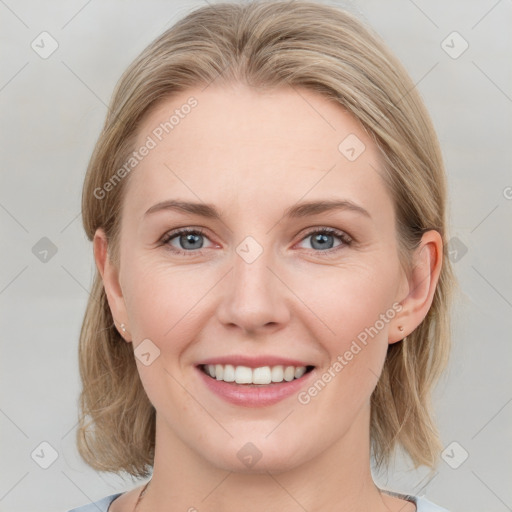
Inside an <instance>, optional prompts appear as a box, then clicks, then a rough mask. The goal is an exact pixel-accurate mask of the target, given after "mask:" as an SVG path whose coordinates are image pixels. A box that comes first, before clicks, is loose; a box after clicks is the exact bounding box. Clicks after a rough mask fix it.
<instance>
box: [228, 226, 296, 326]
mask: <svg viewBox="0 0 512 512" xmlns="http://www.w3.org/2000/svg"><path fill="white" fill-rule="evenodd" d="M258 238H263V236H260V237H258ZM269 240H270V237H266V238H265V241H266V243H267V245H266V246H264V243H265V241H263V240H261V242H260V241H259V240H257V239H256V237H254V236H247V237H246V238H244V239H243V240H242V242H240V243H239V244H238V245H237V246H236V247H235V254H234V255H233V270H232V272H230V276H229V278H228V281H229V284H227V285H226V288H225V295H224V297H223V300H222V305H221V307H220V308H219V317H220V320H221V321H222V322H223V323H230V324H236V325H238V326H239V327H241V328H243V329H245V330H256V329H258V327H263V326H265V325H267V324H279V323H282V322H285V321H286V319H287V317H288V313H287V307H286V299H285V294H286V289H285V288H286V287H284V285H283V284H282V283H281V281H280V280H279V279H278V278H277V277H276V275H275V269H273V267H274V266H275V265H274V263H275V262H274V258H273V254H274V252H273V250H272V248H271V247H270V246H269V245H268V244H269V243H270V242H269Z"/></svg>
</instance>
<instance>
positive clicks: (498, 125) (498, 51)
mask: <svg viewBox="0 0 512 512" xmlns="http://www.w3.org/2000/svg"><path fill="white" fill-rule="evenodd" d="M330 3H334V2H330ZM202 5H205V2H204V1H196V2H190V1H188V2H185V1H181V2H178V1H173V2H170V1H155V0H152V1H146V2H142V1H128V0H110V1H108V2H100V1H99V0H92V1H91V0H90V1H85V0H72V1H70V0H67V1H65V2H64V1H53V2H44V3H43V2H36V1H35V0H31V1H29V0H5V1H4V0H0V23H1V26H0V37H1V45H0V52H1V66H0V69H1V75H0V106H1V119H2V122H1V135H2V136H1V145H2V158H1V160H0V162H1V187H0V225H1V229H2V237H1V242H0V243H1V245H2V248H1V254H2V265H1V275H0V311H1V333H2V336H1V344H2V345H1V350H2V356H1V358H0V365H1V366H0V376H1V384H2V385H1V387H0V389H1V407H0V429H1V430H0V432H1V441H2V442H1V446H0V450H1V451H0V461H1V478H0V511H2V512H3V511H12V512H17V511H20V512H21V511H27V510H31V511H41V512H43V511H45V512H50V511H59V510H61V511H66V510H68V509H70V508H72V507H74V506H78V505H80V504H84V503H88V502H89V501H90V500H97V499H99V498H101V497H103V496H105V495H107V494H112V493H114V492H121V491H124V490H128V489H130V488H132V487H133V486H135V485H139V484H140V483H142V482H132V481H130V480H129V479H128V480H123V479H122V478H121V477H120V476H117V475H110V474H100V473H97V472H95V471H94V470H92V469H91V468H90V467H88V466H86V465H85V464H84V463H83V461H82V460H81V459H80V458H79V456H78V453H77V450H76V448H75V444H74V443H75V437H74V436H75V431H76V421H77V398H78V393H79V385H80V383H79V376H78V366H77V346H78V334H79V329H80V325H81V320H82V316H83V312H84V309H85V305H86V301H87V297H88V291H87V290H88V289H89V287H90V285H91V282H92V276H93V271H94V262H93V257H92V247H91V245H90V243H89V242H88V241H87V240H86V238H85V235H84V233H83V231H82V226H81V219H80V195H81V186H82V181H83V177H84V173H85V168H86V165H87V161H88V158H89V156H90V153H91V151H92V149H93V145H94V143H95V141H96V138H97V136H98V134H99V131H100V128H101V125H102V123H103V120H104V117H105V114H106V111H107V109H106V104H108V101H109V98H110V95H111V93H112V90H113V88H114V85H115V83H116V82H117V80H118V78H119V77H120V75H121V73H122V72H123V71H124V69H125V68H126V66H127V65H128V64H129V63H130V62H131V61H132V59H133V58H134V57H135V56H136V55H137V54H138V53H139V52H140V51H141V50H142V49H143V48H144V47H145V46H146V45H147V44H148V43H149V42H150V41H151V40H152V39H153V38H154V37H156V36H157V35H159V34H160V33H161V32H163V31H164V30H165V29H167V28H169V27H170V26H171V25H172V24H173V23H174V22H175V21H177V20H178V19H179V18H181V17H182V16H183V15H185V14H186V13H188V12H189V11H190V10H192V9H193V8H194V7H196V6H202ZM338 5H345V6H346V7H348V8H349V9H350V10H352V11H353V12H355V13H358V14H359V15H360V16H361V17H362V18H364V19H366V20H367V21H368V22H369V23H370V24H371V25H372V26H373V27H374V28H375V29H376V30H377V31H378V32H379V33H380V34H381V35H382V36H383V38H384V39H385V41H386V42H387V43H388V44H389V46H390V47H391V48H392V50H394V52H395V53H396V54H397V56H398V57H399V58H400V59H401V60H402V61H403V63H404V64H405V66H406V68H407V69H408V71H409V72H410V74H411V76H412V78H413V80H414V82H415V83H416V84H417V87H418V88H419V90H420V92H421V94H422V96H423V98H424V100H425V102H426V104H427V107H428V108H429V110H430V112H431V115H432V118H433V121H434V124H435V127H436V129H437V131H438V135H439V138H440V141H441V144H442V148H443V153H444V157H445V162H446V166H447V172H448V180H449V187H450V216H451V224H452V236H453V237H455V241H453V242H451V243H452V244H453V245H452V249H453V250H454V251H453V257H454V260H456V261H454V263H455V270H456V273H457V276H458V278H459V281H460V287H461V293H460V295H459V297H458V299H457V303H456V308H455V311H454V326H453V334H454V351H453V356H452V360H451V363H450V367H449V370H448V371H447V373H446V375H445V377H444V378H443V380H442V382H441V383H440V385H439V386H438V388H437V390H436V394H435V398H436V401H435V405H436V411H437V416H438V422H439V428H440V431H441V434H442V439H443V444H444V446H445V447H448V449H447V451H446V453H445V458H446V461H445V460H441V463H440V465H439V467H438V469H437V472H436V473H435V475H434V477H433V478H431V477H429V476H428V472H427V471H426V469H425V468H423V469H422V468H420V469H419V470H417V471H411V470H410V469H408V467H407V466H406V464H405V462H399V463H398V464H397V465H396V467H395V471H394V472H391V473H392V474H391V475H390V476H389V477H388V478H386V477H384V476H379V477H378V483H379V484H381V485H384V486H387V488H390V489H394V490H397V491H407V492H410V493H414V494H420V495H423V494H426V496H427V497H428V498H429V499H430V500H432V501H434V502H436V503H438V504H440V505H442V506H444V507H446V508H448V509H450V510H451V511H465V512H471V511H478V510H485V511H487V512H493V511H496V512H500V511H506V510H512V486H511V485H510V482H511V481H512V478H511V477H512V471H511V464H510V461H511V460H512V457H511V455H512V442H511V436H510V432H511V429H510V427H511V424H512V421H511V420H512V403H511V401H512V386H511V379H512V377H511V374H512V372H511V361H512V358H511V355H512V349H511V347H512V344H511V343H510V342H511V341H512V340H511V336H510V331H511V327H512V322H511V318H512V315H511V312H512V310H511V308H512V265H510V255H511V254H512V251H511V248H512V247H511V236H510V235H511V229H510V228H511V225H512V224H511V220H512V188H511V187H512V174H511V172H510V168H511V167H510V164H511V150H510V145H511V141H512V138H511V125H512V116H511V114H512V80H511V79H512V68H511V65H510V62H511V50H512V41H511V30H510V26H511V22H512V2H511V1H510V0H501V1H495V0H489V1H488V0H478V1H477V0H473V1H462V0H458V1H450V2H446V1H430V2H429V1H426V0H416V1H412V0H391V1H386V2H383V1H380V2H379V1H377V0H361V1H356V2H352V3H350V2H345V3H343V4H342V3H341V2H340V3H338ZM43 31H47V32H49V33H50V34H51V36H52V37H53V38H54V39H55V40H56V41H57V42H58V48H57V50H56V51H55V52H54V53H53V54H52V55H50V56H49V57H48V58H46V59H43V58H42V57H41V56H40V55H39V54H38V53H36V52H35V51H34V50H33V49H32V47H31V43H32V41H34V40H36V43H37V41H40V38H38V36H39V34H40V33H41V32H43ZM454 31H457V32H458V33H459V34H460V36H462V38H463V39H464V40H465V41H467V43H468V44H469V48H468V49H467V50H466V51H465V52H464V53H462V54H461V55H460V56H458V58H453V57H454V55H455V54H456V53H458V52H460V50H461V49H463V45H464V41H463V40H462V39H460V38H459V37H458V36H451V37H450V38H448V39H446V38H447V36H449V35H450V34H451V33H452V32H454ZM454 37H455V38H454ZM443 41H446V42H445V43H443ZM47 43H48V40H47ZM450 47H451V48H450ZM45 48H46V49H48V48H49V43H48V44H45ZM445 50H447V51H448V52H451V54H452V55H451V56H450V55H449V54H448V53H447V51H445ZM43 237H47V238H48V239H49V240H51V242H52V244H54V245H55V248H56V250H57V252H56V253H55V254H54V255H52V253H51V252H50V253H48V255H47V256H46V260H47V261H41V259H40V258H42V257H43V255H42V253H40V252H38V251H41V247H42V246H40V245H36V244H38V243H39V244H43V245H44V244H45V243H46V244H48V242H47V241H43V242H40V240H41V239H42V238H43ZM34 246H35V247H36V249H33V248H34ZM465 248H466V249H467V252H466V253H464V251H465V250H466V249H465ZM43 259H44V257H43ZM507 434H508V435H507ZM42 442H47V443H49V444H50V445H51V446H52V447H53V449H54V450H55V451H56V454H57V459H56V460H55V461H54V462H53V463H52V464H51V465H50V466H49V467H48V468H47V469H43V468H42V467H40V465H39V464H38V463H36V462H35V460H37V461H38V462H39V463H44V462H45V460H46V462H47V463H48V462H50V459H49V458H48V457H50V454H51V449H49V448H48V447H47V446H46V445H43V447H41V446H40V443H42ZM453 442H456V443H457V444H455V445H453V444H451V443H453ZM450 445H451V446H450ZM41 450H42V451H41ZM466 452H467V453H468V454H469V456H468V458H467V460H465V461H464V462H463V463H462V464H461V461H462V459H463V458H464V456H465V453H466ZM38 453H39V457H37V455H36V454H38ZM43 453H44V456H43V455H42V454H43ZM31 454H32V455H31ZM45 458H46V459H45ZM459 464H460V465H459ZM457 465H459V467H457V468H455V466H457ZM452 466H454V467H452Z"/></svg>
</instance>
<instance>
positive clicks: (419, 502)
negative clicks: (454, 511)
mask: <svg viewBox="0 0 512 512" xmlns="http://www.w3.org/2000/svg"><path fill="white" fill-rule="evenodd" d="M413 498H414V499H415V503H416V512H449V510H447V509H445V508H443V507H440V506H438V505H436V504H435V503H432V502H431V501H429V500H427V498H425V497H423V496H413Z"/></svg>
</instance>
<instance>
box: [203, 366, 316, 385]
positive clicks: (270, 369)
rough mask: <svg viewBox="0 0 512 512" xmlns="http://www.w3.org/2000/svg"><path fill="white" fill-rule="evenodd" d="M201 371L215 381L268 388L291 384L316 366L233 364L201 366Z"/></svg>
mask: <svg viewBox="0 0 512 512" xmlns="http://www.w3.org/2000/svg"><path fill="white" fill-rule="evenodd" d="M199 368H200V370H201V371H202V372H203V373H205V374H206V375H208V377H211V378H212V379H215V380H221V381H223V382H228V383H231V384H245V385H247V386H255V387H257V386H268V385H273V384H276V385H277V384H280V383H283V382H291V381H293V380H297V379H300V378H301V377H302V376H304V375H305V374H307V373H309V372H311V371H312V370H313V368H314V366H283V365H276V366H261V367H258V368H250V367H248V366H234V365H231V364H225V365H224V364H201V365H199Z"/></svg>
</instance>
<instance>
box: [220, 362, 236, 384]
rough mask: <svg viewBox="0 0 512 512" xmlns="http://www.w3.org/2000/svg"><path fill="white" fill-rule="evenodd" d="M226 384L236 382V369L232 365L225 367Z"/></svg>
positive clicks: (224, 379) (224, 378)
mask: <svg viewBox="0 0 512 512" xmlns="http://www.w3.org/2000/svg"><path fill="white" fill-rule="evenodd" d="M222 380H223V381H224V382H235V367H234V366H233V365H232V364H227V365H226V366H224V377H223V379H222Z"/></svg>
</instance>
